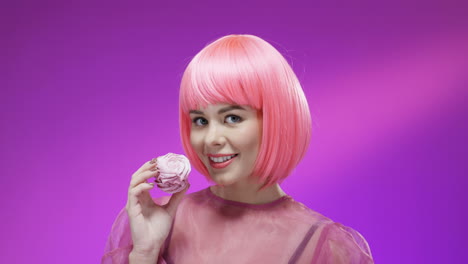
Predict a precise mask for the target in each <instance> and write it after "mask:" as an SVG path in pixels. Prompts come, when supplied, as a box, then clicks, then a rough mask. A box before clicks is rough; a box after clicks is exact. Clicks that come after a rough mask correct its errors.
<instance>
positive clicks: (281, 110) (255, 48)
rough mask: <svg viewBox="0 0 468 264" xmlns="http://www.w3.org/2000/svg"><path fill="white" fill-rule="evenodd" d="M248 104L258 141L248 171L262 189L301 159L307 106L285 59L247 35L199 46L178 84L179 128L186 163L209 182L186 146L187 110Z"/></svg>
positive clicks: (280, 178) (307, 125)
mask: <svg viewBox="0 0 468 264" xmlns="http://www.w3.org/2000/svg"><path fill="white" fill-rule="evenodd" d="M217 103H227V104H236V105H248V106H250V107H252V108H254V109H257V110H259V112H260V113H261V114H262V119H263V129H262V131H263V132H262V140H261V142H262V143H261V146H260V149H259V153H258V156H257V160H256V161H255V165H254V169H253V172H252V175H255V176H256V177H258V178H259V180H260V182H262V183H263V187H267V186H270V185H271V184H274V183H277V182H282V181H283V180H284V179H285V178H286V177H287V176H288V175H289V174H290V173H291V171H292V170H293V169H294V168H295V167H296V166H297V164H298V163H299V162H300V161H301V159H302V158H303V157H304V155H305V153H306V151H307V148H308V146H309V142H310V137H311V118H310V112H309V106H308V104H307V100H306V98H305V95H304V92H303V91H302V88H301V85H300V83H299V80H298V79H297V77H296V75H295V74H294V71H293V70H292V69H291V67H290V66H289V64H288V62H287V61H286V60H285V58H284V57H283V56H282V55H281V54H280V53H279V52H278V51H277V50H276V49H275V48H274V47H273V46H272V45H270V44H269V43H268V42H266V41H264V40H263V39H261V38H259V37H256V36H253V35H228V36H225V37H222V38H220V39H218V40H216V41H214V42H212V43H211V44H209V45H208V46H206V47H205V48H204V49H203V50H201V51H200V52H199V53H198V54H197V55H196V56H195V57H194V58H193V59H192V61H191V62H190V63H189V65H188V66H187V68H186V70H185V72H184V75H183V77H182V82H181V86H180V97H179V111H180V113H179V114H180V132H181V139H182V144H183V147H184V150H185V152H186V154H187V156H188V158H189V160H190V162H191V163H192V165H193V166H194V167H195V169H197V170H198V171H199V172H201V173H202V174H203V175H205V177H207V178H208V179H209V180H210V177H209V173H208V170H207V168H206V167H205V165H204V164H203V163H202V161H201V160H200V159H199V158H198V156H197V154H196V153H195V151H194V150H193V148H192V146H191V144H190V128H191V120H190V117H189V111H190V110H194V109H199V108H205V107H206V106H207V105H208V104H217Z"/></svg>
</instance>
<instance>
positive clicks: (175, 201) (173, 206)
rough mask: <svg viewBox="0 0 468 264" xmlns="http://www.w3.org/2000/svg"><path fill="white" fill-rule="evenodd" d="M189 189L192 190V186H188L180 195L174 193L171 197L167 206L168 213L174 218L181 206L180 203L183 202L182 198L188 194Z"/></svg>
mask: <svg viewBox="0 0 468 264" xmlns="http://www.w3.org/2000/svg"><path fill="white" fill-rule="evenodd" d="M189 188H190V184H187V187H186V188H185V189H184V190H182V191H180V192H178V193H174V194H173V195H172V196H171V198H170V199H169V202H167V204H166V205H165V207H166V210H167V212H168V213H169V214H170V215H171V216H172V217H174V215H175V212H176V211H177V207H178V206H179V204H180V201H182V198H184V195H185V193H186V192H187V190H188V189H189Z"/></svg>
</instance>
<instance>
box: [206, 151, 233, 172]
mask: <svg viewBox="0 0 468 264" xmlns="http://www.w3.org/2000/svg"><path fill="white" fill-rule="evenodd" d="M238 155H239V154H233V155H230V156H223V157H208V159H209V161H210V165H211V167H213V168H215V169H222V168H225V167H227V166H228V165H229V164H231V163H232V162H233V161H234V159H235V158H236V157H237V156H238Z"/></svg>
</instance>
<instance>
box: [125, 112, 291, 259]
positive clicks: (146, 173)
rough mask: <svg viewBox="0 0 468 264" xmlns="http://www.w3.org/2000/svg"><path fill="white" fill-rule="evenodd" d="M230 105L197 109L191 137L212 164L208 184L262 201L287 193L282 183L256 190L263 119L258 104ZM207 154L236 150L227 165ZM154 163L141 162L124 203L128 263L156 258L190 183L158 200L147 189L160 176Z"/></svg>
mask: <svg viewBox="0 0 468 264" xmlns="http://www.w3.org/2000/svg"><path fill="white" fill-rule="evenodd" d="M232 106H233V105H229V104H215V105H209V106H207V107H206V108H205V109H195V110H194V111H193V113H191V114H190V117H191V118H192V120H193V123H192V127H191V133H190V141H191V144H192V147H193V148H194V149H195V151H196V153H197V155H198V157H199V158H200V159H201V160H202V162H203V163H204V164H205V166H206V167H207V168H208V171H209V173H210V176H211V178H212V179H213V181H214V182H215V183H216V184H217V185H214V186H211V187H210V190H211V192H213V194H215V195H217V196H219V197H221V198H223V199H226V200H232V201H238V202H244V203H251V204H262V203H268V202H271V201H274V200H276V199H279V198H280V197H282V196H284V195H286V194H285V193H284V192H283V190H281V188H280V186H279V185H278V184H274V185H272V186H270V187H268V188H266V189H264V190H262V191H258V189H259V188H260V186H261V184H260V183H258V182H257V181H256V180H255V177H254V176H253V175H251V174H252V171H253V166H254V163H255V159H256V157H257V155H258V150H259V146H260V144H261V135H262V119H261V117H260V115H259V114H258V112H257V111H256V110H255V109H252V108H250V107H248V106H241V107H242V109H238V107H237V106H235V107H234V108H233V107H232ZM207 154H238V156H237V157H236V158H235V160H234V161H233V162H232V163H231V164H230V165H229V166H227V167H226V168H223V169H216V168H213V167H212V166H211V165H210V161H209V158H208V156H207ZM158 173H159V172H158V171H157V170H156V163H154V162H152V161H149V162H146V163H145V164H143V165H142V166H141V167H140V168H139V169H138V170H137V171H136V172H135V173H134V174H133V175H132V179H131V182H130V186H129V188H128V200H127V204H126V206H125V208H126V211H127V213H128V216H129V222H130V229H131V234H132V240H133V250H132V252H131V253H130V256H129V262H130V263H139V264H143V263H155V262H156V261H157V259H158V255H159V251H160V249H161V246H162V245H163V244H164V241H165V240H166V238H167V236H168V235H169V231H170V229H171V226H172V221H173V219H174V215H175V212H176V210H177V207H178V206H179V204H180V201H181V200H182V198H183V196H184V195H185V193H186V192H187V190H188V188H189V187H190V186H187V188H186V189H185V190H183V191H181V192H179V193H175V194H173V195H172V196H171V198H170V200H169V202H168V203H167V204H166V205H164V206H160V205H158V204H156V203H155V202H154V201H153V199H152V198H151V195H150V193H149V191H150V190H151V189H152V188H154V183H148V182H147V180H148V179H150V178H153V177H156V176H157V175H158Z"/></svg>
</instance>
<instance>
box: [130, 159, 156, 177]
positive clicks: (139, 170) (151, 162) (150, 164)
mask: <svg viewBox="0 0 468 264" xmlns="http://www.w3.org/2000/svg"><path fill="white" fill-rule="evenodd" d="M155 164H156V158H154V159H152V160H150V161H148V162H146V163H145V164H143V165H142V166H141V167H140V168H139V169H138V170H137V171H135V172H134V173H133V175H137V174H140V173H141V172H142V171H146V170H148V169H150V168H151V167H153V166H155Z"/></svg>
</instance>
